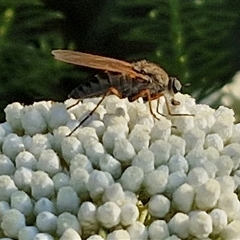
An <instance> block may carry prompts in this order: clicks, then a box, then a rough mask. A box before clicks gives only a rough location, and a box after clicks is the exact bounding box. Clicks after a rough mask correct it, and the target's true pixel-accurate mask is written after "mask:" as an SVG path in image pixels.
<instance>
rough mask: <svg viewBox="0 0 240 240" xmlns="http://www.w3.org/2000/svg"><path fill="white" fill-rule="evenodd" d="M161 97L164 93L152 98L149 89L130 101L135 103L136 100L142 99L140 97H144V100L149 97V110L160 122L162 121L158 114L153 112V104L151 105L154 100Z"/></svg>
mask: <svg viewBox="0 0 240 240" xmlns="http://www.w3.org/2000/svg"><path fill="white" fill-rule="evenodd" d="M161 96H163V94H162V93H159V94H158V95H156V96H154V97H152V96H151V94H150V91H149V89H144V90H142V91H140V92H139V93H138V94H137V95H135V96H133V97H132V98H131V99H130V101H131V102H133V101H135V100H136V99H138V98H140V97H143V98H144V97H147V100H148V104H149V110H150V113H151V115H152V116H153V117H154V118H156V119H157V120H160V119H159V118H158V117H157V116H156V114H155V113H154V112H153V110H152V103H151V101H152V100H154V99H157V98H159V97H161ZM160 115H162V114H160Z"/></svg>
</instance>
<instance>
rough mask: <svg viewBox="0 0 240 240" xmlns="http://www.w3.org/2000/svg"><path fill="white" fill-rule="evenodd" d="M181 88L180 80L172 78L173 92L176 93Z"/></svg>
mask: <svg viewBox="0 0 240 240" xmlns="http://www.w3.org/2000/svg"><path fill="white" fill-rule="evenodd" d="M181 88H182V84H181V83H180V81H179V80H178V79H177V78H172V91H173V93H174V94H175V93H178V92H180V90H181Z"/></svg>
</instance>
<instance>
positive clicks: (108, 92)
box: [67, 87, 122, 137]
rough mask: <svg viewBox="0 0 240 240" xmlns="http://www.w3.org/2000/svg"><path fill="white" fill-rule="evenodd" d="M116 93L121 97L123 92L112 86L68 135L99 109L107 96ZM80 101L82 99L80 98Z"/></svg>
mask: <svg viewBox="0 0 240 240" xmlns="http://www.w3.org/2000/svg"><path fill="white" fill-rule="evenodd" d="M110 94H114V95H116V96H118V97H119V98H122V95H121V93H120V92H119V91H118V90H117V89H116V88H114V87H111V88H109V89H108V91H107V92H106V93H105V94H104V95H103V97H102V99H101V100H100V101H99V102H98V104H97V105H96V107H95V108H94V109H93V110H92V111H91V112H90V113H89V114H88V115H87V116H86V117H85V118H84V119H83V120H82V121H81V122H80V123H79V124H78V125H77V126H76V127H75V128H74V129H73V130H72V131H71V132H70V133H69V134H68V135H67V137H69V136H71V135H72V134H73V133H74V132H75V131H76V130H77V129H78V128H79V127H80V126H81V125H82V124H83V123H84V122H85V121H86V120H87V119H88V118H89V117H91V116H92V115H93V113H94V112H95V111H96V110H97V108H98V107H99V106H100V104H101V103H102V102H103V100H104V99H105V97H106V96H108V95H110ZM79 101H80V100H79ZM70 107H72V106H70Z"/></svg>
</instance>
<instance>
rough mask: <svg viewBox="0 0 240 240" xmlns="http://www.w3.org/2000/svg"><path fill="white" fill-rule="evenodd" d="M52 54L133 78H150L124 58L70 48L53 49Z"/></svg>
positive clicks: (66, 60) (144, 79) (68, 60)
mask: <svg viewBox="0 0 240 240" xmlns="http://www.w3.org/2000/svg"><path fill="white" fill-rule="evenodd" d="M52 54H53V55H54V57H55V59H57V60H60V61H62V62H66V63H71V64H74V65H79V66H84V67H89V68H94V69H100V70H104V71H109V72H117V73H122V74H126V75H128V76H130V77H131V78H140V79H141V80H143V81H147V79H148V78H147V76H144V75H143V74H141V73H138V72H136V71H135V70H134V69H133V66H132V64H131V63H128V62H125V61H122V60H117V59H114V58H109V57H102V56H98V55H93V54H89V53H82V52H75V51H70V50H53V51H52Z"/></svg>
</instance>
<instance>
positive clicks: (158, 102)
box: [156, 97, 167, 117]
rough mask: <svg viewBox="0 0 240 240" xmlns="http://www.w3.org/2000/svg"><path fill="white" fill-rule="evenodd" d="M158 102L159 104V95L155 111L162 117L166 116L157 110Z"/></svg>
mask: <svg viewBox="0 0 240 240" xmlns="http://www.w3.org/2000/svg"><path fill="white" fill-rule="evenodd" d="M159 104H160V97H159V98H158V99H157V107H156V112H157V113H158V114H159V115H161V116H163V117H167V116H166V115H165V114H163V113H160V112H159V110H158V108H159Z"/></svg>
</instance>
